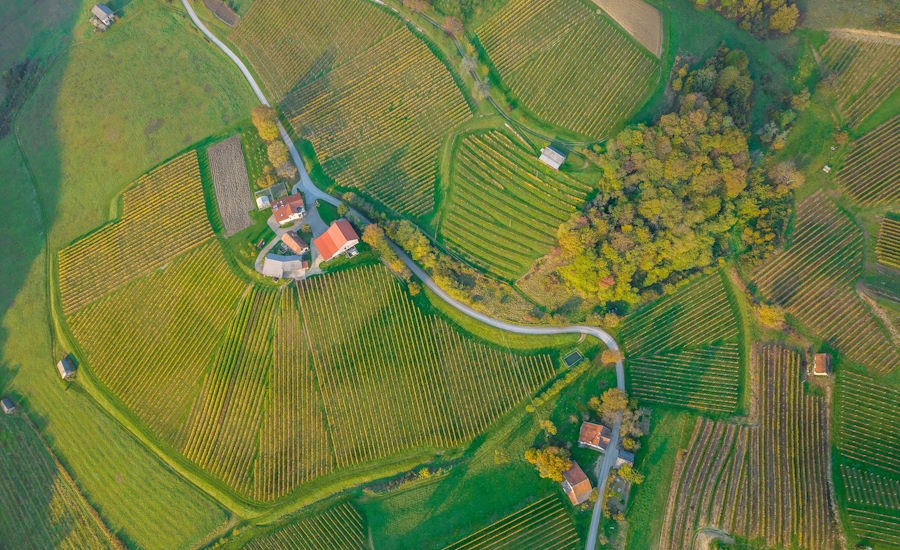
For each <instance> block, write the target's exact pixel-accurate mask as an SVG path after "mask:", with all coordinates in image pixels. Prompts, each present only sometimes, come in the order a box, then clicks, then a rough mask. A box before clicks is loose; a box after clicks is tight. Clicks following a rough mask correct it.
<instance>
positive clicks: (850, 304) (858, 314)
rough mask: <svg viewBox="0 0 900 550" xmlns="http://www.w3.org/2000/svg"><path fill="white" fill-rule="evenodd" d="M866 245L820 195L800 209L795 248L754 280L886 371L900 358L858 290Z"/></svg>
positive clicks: (856, 357) (853, 354)
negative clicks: (855, 289) (866, 306)
mask: <svg viewBox="0 0 900 550" xmlns="http://www.w3.org/2000/svg"><path fill="white" fill-rule="evenodd" d="M862 241H863V237H862V232H861V231H860V229H859V228H858V227H857V226H856V225H854V224H853V222H852V221H851V220H850V219H849V218H848V217H847V216H846V215H844V214H843V213H842V212H841V211H840V210H838V208H837V206H835V204H834V203H833V202H832V201H831V200H830V199H829V198H827V197H826V196H825V195H824V194H823V193H822V192H817V193H816V194H814V195H812V196H810V197H809V198H807V199H806V200H804V201H803V202H801V203H800V204H799V205H798V206H797V212H796V219H795V220H794V233H793V236H792V242H791V243H790V246H789V247H788V248H787V249H785V250H783V251H781V252H779V253H778V254H776V255H774V256H773V257H772V258H770V259H769V261H768V262H767V263H765V264H764V265H763V266H762V267H761V268H760V269H759V270H757V272H756V273H755V275H754V281H755V283H756V285H757V286H758V288H759V290H760V292H761V293H762V294H763V295H765V296H766V297H767V298H769V299H771V300H773V301H775V302H777V303H779V304H781V305H783V306H784V307H785V309H787V311H788V312H789V313H791V314H792V315H794V316H796V317H797V319H799V320H800V321H801V322H803V323H804V324H805V325H807V326H808V327H809V328H810V329H811V330H813V331H814V332H815V333H816V334H817V335H819V336H820V337H822V338H824V339H825V340H827V341H828V342H829V343H830V344H832V345H833V346H835V347H836V348H837V349H839V350H840V351H841V352H843V353H845V354H846V355H847V356H848V357H849V358H850V359H852V360H853V361H855V362H857V363H859V364H861V365H864V366H866V367H867V368H869V369H871V370H872V371H874V372H879V373H886V372H889V371H891V370H892V369H894V367H896V366H897V364H898V363H900V354H898V351H897V348H896V347H895V346H894V345H893V343H892V342H891V339H890V338H889V336H888V335H887V332H886V330H885V329H884V327H882V326H881V324H880V323H879V322H878V320H877V319H876V318H875V317H874V316H872V315H871V314H870V313H869V311H868V310H867V309H866V308H865V306H864V304H863V303H862V300H861V299H860V298H859V297H858V296H857V295H856V293H855V291H854V289H853V285H854V283H855V281H856V279H857V278H858V277H859V275H860V273H861V271H862V246H863V242H862Z"/></svg>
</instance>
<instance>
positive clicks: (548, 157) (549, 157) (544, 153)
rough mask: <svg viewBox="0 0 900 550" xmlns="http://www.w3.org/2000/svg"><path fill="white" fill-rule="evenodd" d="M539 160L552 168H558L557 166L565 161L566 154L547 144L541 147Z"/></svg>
mask: <svg viewBox="0 0 900 550" xmlns="http://www.w3.org/2000/svg"><path fill="white" fill-rule="evenodd" d="M540 161H541V162H543V163H544V164H546V165H547V166H549V167H550V168H553V169H554V170H559V167H560V166H562V165H563V163H564V162H566V154H565V153H563V152H562V151H560V150H558V149H556V148H554V147H550V146H549V145H548V146H547V147H544V148H543V149H541V158H540Z"/></svg>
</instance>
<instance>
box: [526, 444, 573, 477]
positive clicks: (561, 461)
mask: <svg viewBox="0 0 900 550" xmlns="http://www.w3.org/2000/svg"><path fill="white" fill-rule="evenodd" d="M525 460H527V461H528V462H530V463H531V464H534V466H535V467H536V468H537V470H538V473H539V474H540V476H541V477H543V478H546V479H552V480H553V481H562V479H563V476H562V475H563V472H565V471H566V470H568V469H569V468H571V467H572V461H571V460H569V451H567V450H566V449H562V448H560V447H554V446H552V445H551V446H548V447H544V448H543V449H535V448H531V449H528V450H526V451H525Z"/></svg>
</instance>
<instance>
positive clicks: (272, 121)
mask: <svg viewBox="0 0 900 550" xmlns="http://www.w3.org/2000/svg"><path fill="white" fill-rule="evenodd" d="M250 117H251V119H252V120H253V125H254V126H256V131H257V132H259V137H260V138H262V140H263V141H265V142H267V143H268V142H270V141H275V140H276V139H278V125H277V124H276V121H277V120H278V119H277V116H276V114H275V109H273V108H271V107H267V106H265V105H257V106H256V107H254V108H253V111H251V112H250Z"/></svg>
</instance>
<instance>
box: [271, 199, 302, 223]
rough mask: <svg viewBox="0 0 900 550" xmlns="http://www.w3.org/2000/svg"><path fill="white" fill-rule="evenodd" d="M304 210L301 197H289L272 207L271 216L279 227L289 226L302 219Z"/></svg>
mask: <svg viewBox="0 0 900 550" xmlns="http://www.w3.org/2000/svg"><path fill="white" fill-rule="evenodd" d="M305 213H306V209H305V208H304V206H303V195H301V194H300V193H296V194H294V195H289V196H287V197H285V198H283V199H281V200H279V201H278V202H276V203H275V204H273V205H272V215H273V216H275V221H276V222H278V223H279V224H281V225H285V224H289V223H291V222H294V221H297V220H299V219H300V218H302V217H303V214H305Z"/></svg>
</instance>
